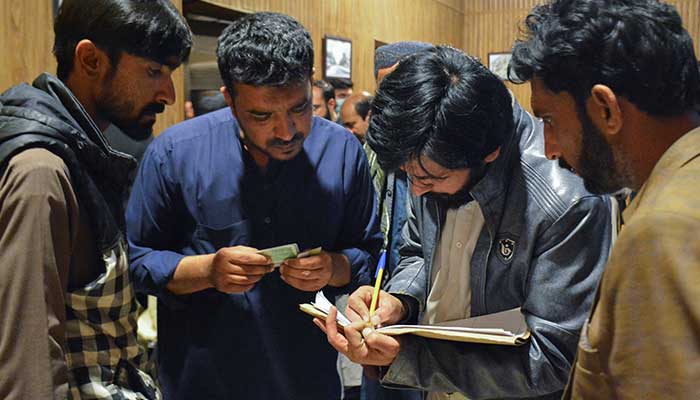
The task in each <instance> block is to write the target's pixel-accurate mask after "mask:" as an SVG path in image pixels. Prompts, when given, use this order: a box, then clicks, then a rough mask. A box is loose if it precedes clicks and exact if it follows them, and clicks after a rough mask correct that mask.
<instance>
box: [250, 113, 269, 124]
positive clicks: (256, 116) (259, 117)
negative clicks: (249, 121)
mask: <svg viewBox="0 0 700 400" xmlns="http://www.w3.org/2000/svg"><path fill="white" fill-rule="evenodd" d="M251 115H252V117H253V119H254V120H256V121H259V122H265V121H267V120H268V119H270V114H251Z"/></svg>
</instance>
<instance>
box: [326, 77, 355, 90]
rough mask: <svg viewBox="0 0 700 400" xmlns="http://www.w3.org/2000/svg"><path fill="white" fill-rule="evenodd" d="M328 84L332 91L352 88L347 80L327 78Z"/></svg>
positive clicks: (350, 82) (351, 84)
mask: <svg viewBox="0 0 700 400" xmlns="http://www.w3.org/2000/svg"><path fill="white" fill-rule="evenodd" d="M328 83H330V84H331V86H333V89H352V87H353V86H354V84H353V83H352V81H351V80H350V79H348V78H329V79H328Z"/></svg>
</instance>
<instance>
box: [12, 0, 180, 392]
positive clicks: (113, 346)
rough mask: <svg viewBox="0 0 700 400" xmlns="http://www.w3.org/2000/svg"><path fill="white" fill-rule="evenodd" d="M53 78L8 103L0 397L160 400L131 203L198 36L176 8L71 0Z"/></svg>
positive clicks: (62, 14) (60, 23) (59, 21)
mask: <svg viewBox="0 0 700 400" xmlns="http://www.w3.org/2000/svg"><path fill="white" fill-rule="evenodd" d="M54 31H55V42H54V49H53V52H54V55H55V56H56V60H57V61H58V73H57V75H58V77H54V76H52V75H49V74H42V75H40V76H39V77H38V78H37V79H36V80H35V81H34V83H33V84H32V85H31V86H30V85H27V84H22V85H18V86H15V87H13V88H11V89H9V90H7V91H6V92H5V93H3V94H2V95H0V177H1V178H0V309H1V310H2V312H0V360H2V362H0V398H2V399H10V400H14V399H54V398H55V399H65V398H73V399H81V398H83V399H86V398H90V399H97V398H99V399H107V398H109V399H126V398H128V399H149V400H150V399H153V400H155V399H160V398H161V394H160V391H159V390H158V389H157V388H156V386H155V383H154V380H153V379H152V378H151V377H150V376H148V375H147V374H146V373H144V371H143V370H142V368H143V366H144V365H145V364H146V361H147V360H146V357H145V355H144V353H143V351H142V349H140V348H139V346H138V344H137V341H136V317H137V314H138V310H139V306H138V304H137V302H136V300H135V298H134V290H133V287H132V284H131V278H130V276H129V269H128V258H127V255H126V240H125V238H124V235H123V233H122V232H123V229H124V214H123V201H124V197H125V193H126V190H127V187H128V183H129V176H130V175H131V172H132V171H133V170H134V169H135V167H136V161H135V160H134V159H133V158H132V157H130V156H127V155H125V154H123V153H119V152H117V151H115V150H113V149H112V148H111V147H110V146H109V145H108V144H107V141H106V140H105V137H104V135H103V133H102V132H103V131H104V130H105V129H107V127H108V126H110V124H114V125H116V126H118V127H119V128H120V129H121V130H123V131H124V132H125V133H126V134H128V135H129V136H130V137H131V138H133V139H136V140H140V139H142V138H145V137H148V136H149V135H150V134H151V131H152V128H153V124H154V122H155V118H156V117H155V116H156V114H157V113H159V112H162V111H163V110H164V107H165V105H170V104H172V103H173V102H174V101H175V92H174V89H173V82H172V73H173V71H174V70H175V69H176V68H177V67H178V66H179V65H180V64H181V63H182V62H183V60H185V59H186V58H187V56H188V55H189V52H190V47H191V45H192V37H191V32H190V30H189V28H188V27H187V24H186V23H185V21H184V18H183V17H182V16H181V15H180V14H179V13H178V11H177V9H176V8H175V7H174V6H173V5H172V3H171V2H170V1H169V0H150V1H139V0H91V1H85V0H64V1H63V3H62V6H61V8H60V10H59V12H58V16H57V18H56V21H55V25H54Z"/></svg>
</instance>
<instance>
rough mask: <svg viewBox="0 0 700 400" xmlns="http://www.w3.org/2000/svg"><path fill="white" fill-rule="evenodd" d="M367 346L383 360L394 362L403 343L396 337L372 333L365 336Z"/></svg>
mask: <svg viewBox="0 0 700 400" xmlns="http://www.w3.org/2000/svg"><path fill="white" fill-rule="evenodd" d="M365 344H366V345H367V347H368V348H370V349H372V351H375V352H377V353H378V355H380V356H381V357H382V358H385V359H386V358H390V359H391V360H393V359H394V358H396V355H397V354H399V350H400V349H401V343H400V342H399V341H398V340H397V339H396V338H394V337H391V336H388V335H383V334H381V333H379V332H377V331H371V332H369V333H368V334H367V335H366V336H365Z"/></svg>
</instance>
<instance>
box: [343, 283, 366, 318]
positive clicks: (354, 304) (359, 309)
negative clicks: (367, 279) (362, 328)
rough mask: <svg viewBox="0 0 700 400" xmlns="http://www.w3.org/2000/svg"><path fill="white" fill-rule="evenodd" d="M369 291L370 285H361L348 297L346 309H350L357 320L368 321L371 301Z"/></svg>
mask: <svg viewBox="0 0 700 400" xmlns="http://www.w3.org/2000/svg"><path fill="white" fill-rule="evenodd" d="M368 289H369V290H368ZM371 292H372V287H371V286H362V287H360V288H359V289H357V290H356V291H355V292H354V293H353V294H352V295H350V297H349V298H348V307H347V309H348V310H352V312H353V313H354V314H355V316H356V317H357V319H358V320H362V321H365V322H368V321H369V305H370V303H371V302H372V293H371ZM368 294H369V296H368ZM348 318H349V317H348Z"/></svg>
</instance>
